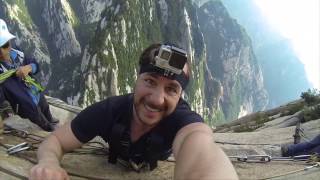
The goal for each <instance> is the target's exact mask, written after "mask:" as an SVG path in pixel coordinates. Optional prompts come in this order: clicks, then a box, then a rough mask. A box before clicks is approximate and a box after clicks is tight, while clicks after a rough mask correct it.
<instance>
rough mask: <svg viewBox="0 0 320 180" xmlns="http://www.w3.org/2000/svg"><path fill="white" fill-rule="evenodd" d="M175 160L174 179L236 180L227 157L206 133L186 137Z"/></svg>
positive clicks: (193, 133)
mask: <svg viewBox="0 0 320 180" xmlns="http://www.w3.org/2000/svg"><path fill="white" fill-rule="evenodd" d="M176 160H177V162H176V167H175V179H238V177H237V174H236V172H235V170H234V168H233V165H232V164H231V162H230V161H229V159H228V158H227V156H226V155H225V154H224V152H223V151H222V150H221V149H220V148H219V147H218V146H217V145H216V144H214V141H213V137H212V134H209V133H206V132H199V131H196V132H192V133H190V134H189V135H188V136H186V137H185V138H184V141H183V143H182V144H181V147H180V150H179V152H178V153H177V157H176Z"/></svg>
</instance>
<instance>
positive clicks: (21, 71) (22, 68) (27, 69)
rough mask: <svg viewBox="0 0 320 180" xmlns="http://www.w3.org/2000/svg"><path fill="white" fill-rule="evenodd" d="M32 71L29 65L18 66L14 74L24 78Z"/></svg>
mask: <svg viewBox="0 0 320 180" xmlns="http://www.w3.org/2000/svg"><path fill="white" fill-rule="evenodd" d="M31 71H32V66H31V65H25V66H20V67H19V68H18V69H17V71H16V76H18V77H20V78H22V79H24V78H25V77H26V76H27V75H28V74H29V73H30V72H31Z"/></svg>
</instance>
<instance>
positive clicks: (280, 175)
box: [259, 162, 320, 180]
mask: <svg viewBox="0 0 320 180" xmlns="http://www.w3.org/2000/svg"><path fill="white" fill-rule="evenodd" d="M314 167H317V168H319V167H320V162H317V163H316V164H314V165H312V166H307V167H304V168H301V169H298V170H294V171H289V172H286V173H284V174H279V175H275V176H271V177H267V178H262V179H259V180H264V179H273V178H278V177H282V176H287V175H290V174H295V173H298V172H301V171H308V170H310V169H312V168H314Z"/></svg>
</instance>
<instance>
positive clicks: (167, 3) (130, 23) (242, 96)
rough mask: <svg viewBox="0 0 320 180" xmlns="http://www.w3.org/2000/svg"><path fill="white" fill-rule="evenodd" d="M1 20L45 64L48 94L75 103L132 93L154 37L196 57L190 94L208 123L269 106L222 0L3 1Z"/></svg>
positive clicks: (248, 49)
mask: <svg viewBox="0 0 320 180" xmlns="http://www.w3.org/2000/svg"><path fill="white" fill-rule="evenodd" d="M0 17H1V18H4V19H5V20H6V21H7V22H8V24H9V27H10V28H11V29H12V31H13V32H15V34H16V35H17V44H18V45H19V46H21V47H22V48H23V49H25V50H26V53H27V54H31V55H32V56H35V57H36V58H37V59H38V60H39V61H40V63H41V67H42V75H43V78H42V79H41V81H42V82H43V83H44V84H46V85H47V90H48V91H47V92H48V93H49V95H51V96H54V97H58V98H60V99H62V100H65V101H67V102H68V103H70V104H74V105H80V106H83V107H85V106H88V105H89V104H92V103H94V102H97V101H99V100H101V99H104V98H106V97H109V96H112V95H118V94H123V93H128V92H132V88H133V85H134V81H135V78H136V77H137V60H138V58H139V54H140V53H141V51H142V50H143V49H144V48H146V47H147V46H148V45H149V44H151V43H154V42H172V43H174V44H177V45H179V46H180V47H182V48H184V49H186V50H187V51H188V53H189V54H190V61H191V63H192V70H193V73H192V77H191V82H190V86H189V87H188V88H187V89H186V93H185V95H184V98H185V99H186V100H187V101H188V102H189V103H190V105H191V106H192V109H194V110H195V111H197V112H198V113H200V114H201V115H203V117H204V118H205V120H206V122H207V123H209V124H211V125H212V124H215V123H218V122H220V123H221V122H224V121H226V120H232V119H236V118H237V117H238V116H240V115H244V114H247V113H250V112H252V111H257V110H261V109H264V108H265V107H266V104H267V103H268V95H267V93H266V91H265V89H264V87H263V77H262V72H261V69H260V67H259V64H258V62H257V60H256V59H255V56H254V54H253V50H252V46H251V42H250V40H249V37H248V36H247V34H246V33H245V31H244V30H243V28H241V27H240V26H239V25H238V24H237V23H236V21H235V20H233V19H232V18H231V17H230V16H229V14H228V12H227V10H226V9H225V8H224V6H223V4H222V3H221V2H219V1H215V2H212V3H208V4H206V5H205V6H203V7H201V8H199V7H198V6H196V5H195V4H193V3H192V2H191V1H190V0H186V1H181V0H179V1H174V0H155V1H150V0H149V1H129V0H119V1H111V0H110V1H104V0H80V1H78V0H69V1H65V0H47V1H42V0H28V1H26V0H16V1H0ZM205 19H206V20H205ZM212 42H213V43H212Z"/></svg>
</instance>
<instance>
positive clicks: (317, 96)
mask: <svg viewBox="0 0 320 180" xmlns="http://www.w3.org/2000/svg"><path fill="white" fill-rule="evenodd" d="M300 97H301V98H302V99H304V101H305V102H306V104H307V105H309V106H311V105H315V104H319V103H320V92H319V90H317V89H312V90H311V89H308V91H307V92H303V93H301V96H300Z"/></svg>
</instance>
